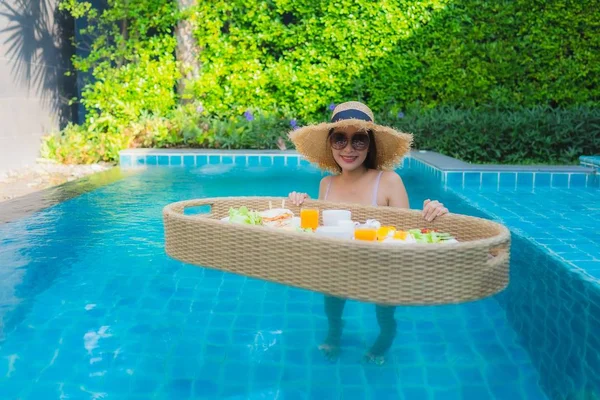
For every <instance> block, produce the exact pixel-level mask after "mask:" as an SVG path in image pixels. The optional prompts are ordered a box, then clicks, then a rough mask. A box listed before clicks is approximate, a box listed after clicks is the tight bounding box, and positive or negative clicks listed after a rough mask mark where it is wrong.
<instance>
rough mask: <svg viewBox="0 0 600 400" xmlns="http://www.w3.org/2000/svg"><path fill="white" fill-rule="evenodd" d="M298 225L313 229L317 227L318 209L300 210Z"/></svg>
mask: <svg viewBox="0 0 600 400" xmlns="http://www.w3.org/2000/svg"><path fill="white" fill-rule="evenodd" d="M300 227H301V228H302V229H307V228H310V229H312V230H313V231H314V230H316V229H317V228H318V227H319V210H317V209H314V208H303V209H302V210H300Z"/></svg>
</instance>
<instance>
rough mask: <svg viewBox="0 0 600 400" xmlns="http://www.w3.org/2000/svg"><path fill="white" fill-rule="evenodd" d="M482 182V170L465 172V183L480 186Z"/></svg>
mask: <svg viewBox="0 0 600 400" xmlns="http://www.w3.org/2000/svg"><path fill="white" fill-rule="evenodd" d="M480 184H481V172H465V185H467V186H479V185H480Z"/></svg>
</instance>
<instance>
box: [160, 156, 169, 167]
mask: <svg viewBox="0 0 600 400" xmlns="http://www.w3.org/2000/svg"><path fill="white" fill-rule="evenodd" d="M158 165H160V166H167V165H169V156H158Z"/></svg>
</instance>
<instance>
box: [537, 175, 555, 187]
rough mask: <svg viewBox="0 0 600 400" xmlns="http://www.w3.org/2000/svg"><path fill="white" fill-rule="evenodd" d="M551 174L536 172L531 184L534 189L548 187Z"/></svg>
mask: <svg viewBox="0 0 600 400" xmlns="http://www.w3.org/2000/svg"><path fill="white" fill-rule="evenodd" d="M550 180H551V174H550V173H548V172H536V174H535V177H534V181H533V184H534V185H535V187H536V188H540V187H547V186H550Z"/></svg>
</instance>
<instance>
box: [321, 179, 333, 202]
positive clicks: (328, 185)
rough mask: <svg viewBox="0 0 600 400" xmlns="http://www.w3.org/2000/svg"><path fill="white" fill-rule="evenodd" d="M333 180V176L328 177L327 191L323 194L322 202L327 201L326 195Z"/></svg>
mask: <svg viewBox="0 0 600 400" xmlns="http://www.w3.org/2000/svg"><path fill="white" fill-rule="evenodd" d="M332 180H333V176H330V177H329V182H328V183H327V191H326V192H325V197H324V198H323V200H327V195H328V194H329V188H330V187H331V181H332Z"/></svg>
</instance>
